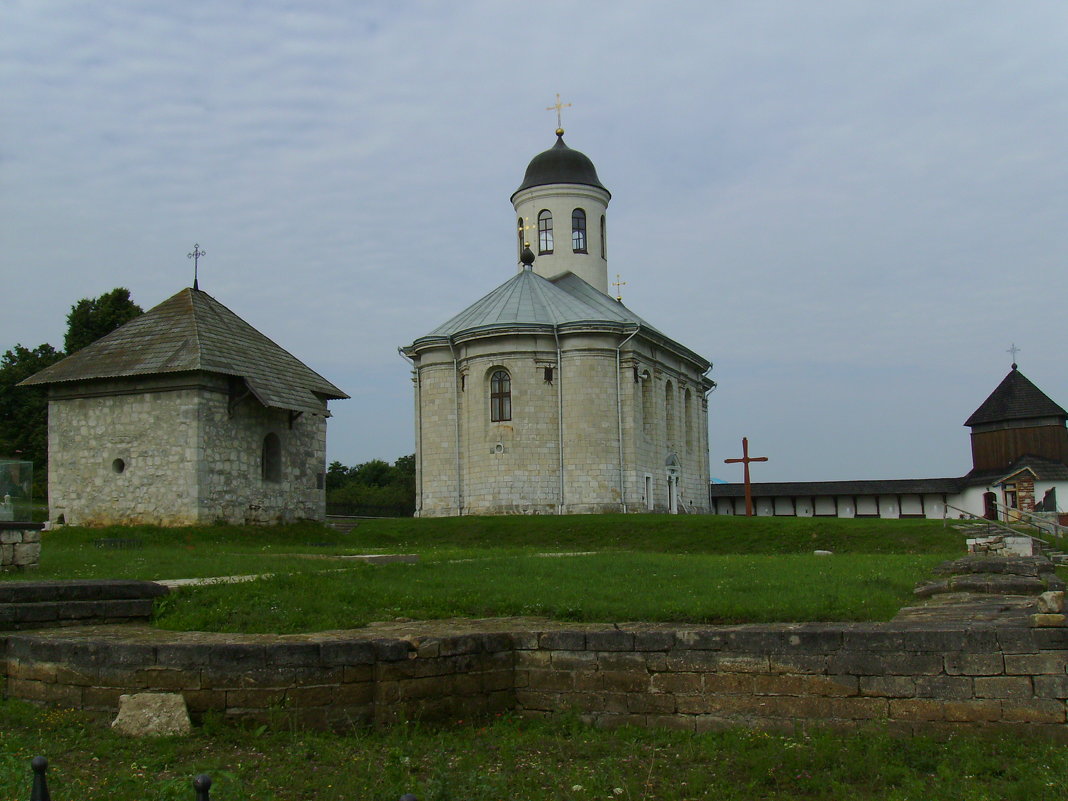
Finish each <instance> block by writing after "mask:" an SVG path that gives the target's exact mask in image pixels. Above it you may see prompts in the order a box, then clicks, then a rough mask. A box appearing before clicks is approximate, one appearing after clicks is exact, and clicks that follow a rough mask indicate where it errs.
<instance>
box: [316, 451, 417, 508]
mask: <svg viewBox="0 0 1068 801" xmlns="http://www.w3.org/2000/svg"><path fill="white" fill-rule="evenodd" d="M326 513H327V514H330V515H367V516H371V517H411V516H412V515H413V514H414V513H415V454H411V455H409V456H401V457H400V458H399V459H397V461H395V462H394V463H393V464H389V462H384V461H382V460H381V459H372V460H371V461H369V462H364V463H363V464H358V465H356V466H355V467H346V466H345V465H343V464H342V463H341V462H337V461H335V462H331V463H330V466H329V467H327V468H326Z"/></svg>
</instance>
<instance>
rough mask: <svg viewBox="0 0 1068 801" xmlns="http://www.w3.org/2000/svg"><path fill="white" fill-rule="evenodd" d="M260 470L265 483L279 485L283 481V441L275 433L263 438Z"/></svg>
mask: <svg viewBox="0 0 1068 801" xmlns="http://www.w3.org/2000/svg"><path fill="white" fill-rule="evenodd" d="M260 470H261V473H262V477H263V480H264V481H270V482H271V483H272V484H277V483H278V482H279V481H281V480H282V440H280V439H279V438H278V435H277V434H275V433H274V432H273V431H272V432H271V433H270V434H268V435H267V436H266V437H264V438H263V452H262V454H261V457H260Z"/></svg>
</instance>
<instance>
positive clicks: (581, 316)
mask: <svg viewBox="0 0 1068 801" xmlns="http://www.w3.org/2000/svg"><path fill="white" fill-rule="evenodd" d="M584 325H589V326H592V327H595V328H604V327H611V328H615V329H616V330H618V331H625V332H629V331H635V330H641V332H642V334H643V336H645V337H647V338H649V339H651V340H653V341H654V342H656V343H657V344H658V345H660V346H662V347H665V348H667V349H669V350H674V351H675V352H676V353H678V354H679V355H681V356H683V357H684V358H686V359H689V360H690V361H692V362H693V363H694V364H697V365H700V366H701V369H707V368H709V367H711V362H709V361H708V360H707V359H705V358H704V357H703V356H701V355H700V354H698V353H695V352H694V351H692V350H690V349H689V348H687V347H685V346H684V345H681V344H679V343H678V342H676V341H675V340H673V339H671V338H670V337H668V336H666V335H665V334H663V333H661V332H660V331H658V330H657V329H656V328H654V327H653V326H651V325H649V323H647V322H646V321H645V320H643V319H642V318H641V317H639V316H638V315H637V314H635V313H634V312H632V311H631V310H630V309H628V308H627V307H626V306H624V305H623V304H622V303H621V302H620V301H617V300H615V299H613V298H610V297H608V296H607V295H605V294H604V293H602V292H599V291H598V290H596V289H594V288H593V287H592V286H590V284H588V283H586V282H585V281H583V280H582V279H581V278H579V277H578V276H576V275H575V274H573V273H564V274H563V275H561V276H558V277H557V278H554V279H553V280H551V281H550V280H548V279H546V278H542V277H541V276H540V275H538V274H537V273H535V272H534V271H532V270H522V271H520V272H519V273H517V274H516V275H514V276H512V277H511V278H509V279H508V280H507V281H505V282H504V283H503V284H501V285H500V286H499V287H497V288H496V289H494V290H493V291H492V292H490V293H489V294H488V295H486V296H485V297H482V298H480V299H479V300H476V301H475V302H474V303H472V304H471V305H470V306H468V307H467V308H466V309H464V310H463V311H462V312H460V313H459V314H457V315H456V316H455V317H453V318H452V319H450V320H447V321H446V322H444V323H442V324H441V325H439V326H438V327H437V328H435V329H434V330H433V331H431V332H430V333H429V334H427V335H425V336H422V337H419V338H418V339H416V340H415V341H414V342H413V343H412V344H411V345H409V346H408V347H407V348H404V352H405V353H408V354H409V355H411V354H412V353H413V352H414V351H415V350H418V349H419V348H421V347H424V346H433V345H438V344H443V343H447V342H449V341H456V340H457V339H458V338H464V337H469V336H479V335H483V334H493V333H512V332H515V331H528V332H537V331H538V330H539V329H541V330H544V331H546V332H549V333H551V332H552V330H553V328H554V327H556V328H559V329H560V330H564V331H566V329H567V328H568V327H569V326H579V327H582V326H584Z"/></svg>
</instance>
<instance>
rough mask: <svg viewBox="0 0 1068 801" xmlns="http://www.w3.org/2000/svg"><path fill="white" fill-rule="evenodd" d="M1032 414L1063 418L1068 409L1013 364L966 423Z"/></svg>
mask: <svg viewBox="0 0 1068 801" xmlns="http://www.w3.org/2000/svg"><path fill="white" fill-rule="evenodd" d="M1032 417H1061V418H1064V417H1068V412H1066V411H1065V410H1064V409H1062V408H1061V407H1060V406H1058V405H1057V404H1056V403H1054V402H1053V401H1052V400H1050V398H1049V396H1048V395H1046V393H1045V392H1043V391H1042V390H1040V389H1039V388H1038V387H1036V386H1035V385H1034V384H1032V383H1031V381H1030V380H1029V379H1028V378H1027V377H1026V376H1025V375H1024V374H1023V373H1021V372H1020V371H1019V370H1018V369H1017V367H1016V365H1015V364H1014V365H1013V366H1012V369H1011V370H1010V371H1009V374H1008V375H1007V376H1005V378H1004V380H1003V381H1002V382H1001V383H1000V384H998V386H997V389H995V390H994V391H993V392H991V393H990V397H989V398H987V399H986V400H985V401H983V403H982V405H980V406H979V408H978V409H976V410H975V411H974V412H972V416H971V417H969V418H968V419H967V421H965V423H964V425H966V426H977V425H983V424H984V423H1001V422H1006V421H1008V420H1026V419H1028V418H1032Z"/></svg>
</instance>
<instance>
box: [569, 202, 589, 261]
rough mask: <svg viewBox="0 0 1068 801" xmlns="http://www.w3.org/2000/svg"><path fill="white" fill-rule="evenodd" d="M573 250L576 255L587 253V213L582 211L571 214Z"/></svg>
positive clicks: (578, 210)
mask: <svg viewBox="0 0 1068 801" xmlns="http://www.w3.org/2000/svg"><path fill="white" fill-rule="evenodd" d="M571 249H572V250H573V251H575V252H576V253H585V252H586V212H585V211H583V210H582V209H575V210H574V211H573V212H571Z"/></svg>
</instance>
